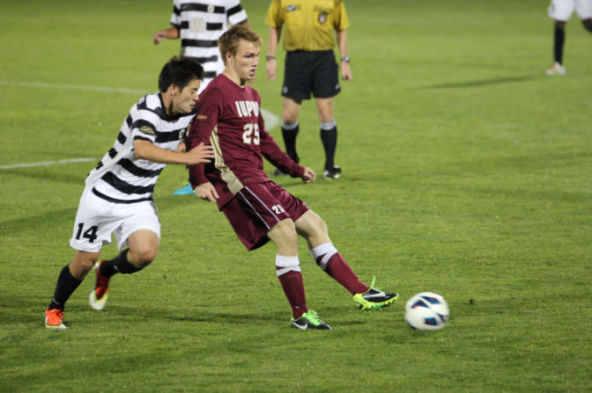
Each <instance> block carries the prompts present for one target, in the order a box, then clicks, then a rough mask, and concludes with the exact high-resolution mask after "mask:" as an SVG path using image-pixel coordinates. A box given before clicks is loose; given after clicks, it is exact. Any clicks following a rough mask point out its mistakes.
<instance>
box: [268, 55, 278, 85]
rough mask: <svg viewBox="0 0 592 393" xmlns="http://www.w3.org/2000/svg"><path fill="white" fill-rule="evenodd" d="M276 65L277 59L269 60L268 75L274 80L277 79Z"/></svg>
mask: <svg viewBox="0 0 592 393" xmlns="http://www.w3.org/2000/svg"><path fill="white" fill-rule="evenodd" d="M275 66H276V62H275V59H270V60H269V61H268V62H267V66H266V67H267V77H268V78H269V79H271V80H272V81H274V80H275Z"/></svg>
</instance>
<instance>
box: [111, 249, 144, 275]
mask: <svg viewBox="0 0 592 393" xmlns="http://www.w3.org/2000/svg"><path fill="white" fill-rule="evenodd" d="M128 251H129V248H126V249H125V250H123V251H122V252H121V253H120V254H119V255H118V256H116V257H115V258H113V259H111V260H109V261H105V262H104V263H103V264H102V265H101V274H102V275H103V276H106V277H111V276H112V275H114V274H116V273H122V274H131V273H135V272H137V271H139V270H142V268H137V267H135V266H134V265H132V264H131V263H129V261H128V260H127V252H128Z"/></svg>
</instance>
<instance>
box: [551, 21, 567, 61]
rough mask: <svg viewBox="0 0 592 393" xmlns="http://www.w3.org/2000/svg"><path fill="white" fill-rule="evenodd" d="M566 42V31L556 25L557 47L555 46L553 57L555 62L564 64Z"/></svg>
mask: <svg viewBox="0 0 592 393" xmlns="http://www.w3.org/2000/svg"><path fill="white" fill-rule="evenodd" d="M564 42H565V29H563V28H561V27H559V26H557V25H555V45H554V46H553V55H554V57H555V62H556V63H559V64H563V43H564Z"/></svg>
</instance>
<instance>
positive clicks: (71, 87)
mask: <svg viewBox="0 0 592 393" xmlns="http://www.w3.org/2000/svg"><path fill="white" fill-rule="evenodd" d="M0 85H5V86H21V87H42V88H48V89H67V90H92V91H104V92H108V93H125V94H147V92H146V91H144V90H138V89H127V88H123V87H121V88H120V87H105V86H89V85H66V84H62V83H46V82H24V81H3V80H0Z"/></svg>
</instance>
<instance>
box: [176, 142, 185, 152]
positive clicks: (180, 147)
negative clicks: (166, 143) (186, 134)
mask: <svg viewBox="0 0 592 393" xmlns="http://www.w3.org/2000/svg"><path fill="white" fill-rule="evenodd" d="M186 148H187V146H186V145H185V142H181V143H179V146H177V150H176V151H177V152H178V153H185V151H186V150H187V149H186Z"/></svg>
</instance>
